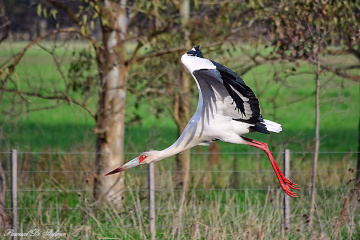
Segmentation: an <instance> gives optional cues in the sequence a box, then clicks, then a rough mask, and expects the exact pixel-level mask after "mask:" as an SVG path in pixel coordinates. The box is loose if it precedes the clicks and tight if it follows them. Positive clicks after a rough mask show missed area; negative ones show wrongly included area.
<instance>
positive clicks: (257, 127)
mask: <svg viewBox="0 0 360 240" xmlns="http://www.w3.org/2000/svg"><path fill="white" fill-rule="evenodd" d="M211 63H212V64H213V65H214V68H211V69H198V70H194V71H193V76H194V77H195V80H196V81H197V82H198V85H199V88H200V91H199V92H200V93H201V94H202V98H203V104H202V108H203V110H202V113H203V115H205V116H206V117H208V116H209V115H210V114H212V112H213V111H214V109H216V110H217V109H222V112H223V114H225V115H228V116H231V117H232V119H233V120H236V121H241V122H245V123H249V124H251V125H253V126H251V127H250V128H251V129H252V130H254V131H257V132H262V133H266V134H268V133H269V131H268V130H267V129H266V126H265V124H263V118H262V116H261V114H260V107H259V101H258V99H257V98H256V96H255V94H254V92H253V91H252V90H251V89H250V88H249V87H248V86H247V85H246V84H245V82H244V81H243V80H242V79H241V78H240V77H239V76H238V75H236V73H235V72H233V71H231V70H230V69H228V68H226V67H224V66H223V65H221V64H219V63H217V62H214V61H211ZM216 99H219V100H221V101H216ZM219 104H221V105H222V106H219Z"/></svg>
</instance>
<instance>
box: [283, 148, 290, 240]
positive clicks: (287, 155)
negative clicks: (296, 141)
mask: <svg viewBox="0 0 360 240" xmlns="http://www.w3.org/2000/svg"><path fill="white" fill-rule="evenodd" d="M284 174H285V177H286V178H287V179H289V178H290V150H289V149H285V151H284ZM284 232H285V234H286V235H288V234H289V232H290V197H289V196H288V195H287V194H286V193H284Z"/></svg>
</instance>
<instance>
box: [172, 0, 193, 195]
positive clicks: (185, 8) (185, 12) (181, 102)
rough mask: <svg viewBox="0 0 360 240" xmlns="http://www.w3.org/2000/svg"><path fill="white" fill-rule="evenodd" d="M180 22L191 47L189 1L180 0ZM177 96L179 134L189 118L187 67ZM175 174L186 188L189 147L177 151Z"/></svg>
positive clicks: (176, 111) (186, 40)
mask: <svg viewBox="0 0 360 240" xmlns="http://www.w3.org/2000/svg"><path fill="white" fill-rule="evenodd" d="M180 14H181V23H182V27H183V31H184V39H185V45H186V47H187V48H190V47H191V43H190V32H189V30H188V29H187V27H186V25H187V24H188V20H189V18H190V1H189V0H182V1H181V9H180ZM179 95H180V96H179V98H178V99H177V101H178V104H175V108H177V109H175V113H176V115H177V116H176V117H175V119H176V124H177V127H178V134H179V136H180V135H181V133H182V132H183V131H184V129H185V127H186V124H187V123H188V121H189V118H190V77H189V73H188V72H187V69H186V68H185V67H184V66H182V71H181V78H180V83H179ZM176 171H177V172H176V176H175V181H176V185H177V186H183V187H184V188H185V189H187V185H188V181H189V171H190V149H188V150H185V151H183V152H181V153H179V154H178V155H177V157H176Z"/></svg>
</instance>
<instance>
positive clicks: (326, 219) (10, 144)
mask: <svg viewBox="0 0 360 240" xmlns="http://www.w3.org/2000/svg"><path fill="white" fill-rule="evenodd" d="M24 44H25V43H22V42H20V43H9V42H5V43H2V45H1V48H0V64H4V63H7V62H9V60H10V59H11V57H12V56H14V55H15V54H16V53H18V52H19V51H20V50H21V47H22V46H24ZM53 46H54V43H45V44H44V45H43V47H46V48H48V49H52V47H53ZM57 46H58V48H56V56H57V60H58V61H59V62H60V63H61V68H60V69H61V70H62V71H63V73H64V74H65V76H66V74H67V69H68V66H69V63H70V61H71V59H72V58H73V56H72V52H73V51H74V50H75V51H80V50H81V49H82V48H87V46H86V45H84V43H71V44H69V45H68V44H61V43H60V44H58V45H57ZM248 50H249V51H260V52H263V53H265V52H268V51H269V49H252V48H251V47H250V46H249V47H248ZM204 55H205V56H206V57H208V58H210V59H212V60H215V61H217V62H220V63H224V64H225V65H226V66H228V67H229V68H232V69H234V70H235V71H240V70H241V69H242V67H243V66H245V65H246V64H248V63H249V59H248V58H247V57H246V56H244V54H243V53H242V52H241V51H240V50H236V51H234V52H233V53H232V54H231V56H230V55H229V54H227V53H224V55H221V56H219V55H217V54H215V53H206V50H205V51H204ZM324 61H328V62H330V63H331V64H333V65H334V66H339V67H341V66H346V64H348V63H349V62H351V61H353V60H352V59H350V58H349V57H332V58H330V57H327V56H326V57H324ZM179 64H181V63H180V60H179ZM145 67H146V66H145ZM292 67H294V65H291V64H283V65H281V64H265V65H261V66H258V67H256V68H254V69H253V70H252V71H250V72H248V73H247V74H245V75H244V76H242V77H243V79H244V81H245V82H246V83H247V84H248V85H249V86H250V87H251V88H252V89H253V90H254V92H255V93H256V95H257V97H258V98H259V100H260V104H261V108H262V114H263V116H264V117H265V118H267V119H269V120H274V121H276V122H279V123H281V124H282V126H283V132H281V133H279V134H271V135H270V136H267V135H263V134H259V133H253V134H250V135H251V136H250V137H251V138H255V139H257V140H259V141H266V142H268V143H269V145H270V146H271V149H272V151H273V154H274V157H275V159H277V161H278V162H279V163H280V162H281V161H280V160H281V158H282V151H283V149H284V148H289V149H291V151H292V155H291V159H292V163H291V164H292V166H291V167H292V177H291V179H292V180H293V181H294V182H296V183H298V184H299V185H300V186H301V187H302V190H301V191H298V195H299V198H297V199H292V200H291V205H292V209H291V215H292V223H291V234H290V236H289V237H286V236H284V235H283V233H282V231H281V224H282V192H281V190H279V186H278V183H277V180H276V177H275V175H274V173H273V171H272V168H271V165H270V164H269V162H268V160H266V156H265V155H264V154H263V153H262V152H260V151H256V150H255V149H253V148H250V147H247V146H239V145H234V144H226V143H219V146H220V150H221V155H220V159H221V161H220V163H221V164H219V165H215V166H213V167H212V168H211V169H208V167H207V166H208V155H206V154H198V153H199V152H200V151H201V153H206V152H207V151H208V149H207V147H199V148H193V149H192V154H193V155H192V163H191V164H192V165H191V169H192V173H191V179H192V181H191V182H192V184H191V188H190V191H189V192H188V194H187V197H186V202H185V205H184V208H183V209H184V210H183V212H181V213H179V211H178V210H179V204H180V201H179V199H180V194H181V191H178V190H176V189H175V190H174V187H173V186H172V179H173V178H174V176H173V175H174V173H173V172H172V171H173V170H174V157H171V158H169V159H167V160H164V161H161V162H158V163H157V164H156V172H157V174H156V176H157V177H156V188H157V189H158V191H157V193H156V206H157V210H156V215H157V235H158V238H159V239H178V238H181V239H189V238H194V239H209V238H212V239H235V238H236V237H238V238H240V239H255V238H256V237H257V236H259V235H262V236H263V237H264V238H265V239H288V238H289V239H302V238H305V239H307V238H308V237H309V236H310V235H312V236H313V237H314V238H315V239H320V238H324V239H327V238H326V237H328V238H331V236H333V234H334V232H335V230H336V226H337V224H338V222H339V216H340V211H341V208H342V205H343V201H344V199H345V198H346V197H350V196H351V189H352V188H353V182H351V181H350V180H352V179H353V178H354V177H355V175H354V173H353V172H351V171H349V169H351V168H355V162H356V154H354V153H334V152H354V151H356V149H357V126H358V121H359V103H360V99H359V84H358V83H355V82H352V81H349V80H344V79H340V78H338V77H334V76H332V75H331V74H326V73H323V74H322V75H321V82H322V95H321V102H322V105H321V129H320V134H321V145H320V151H321V152H324V153H322V154H320V158H319V171H318V181H317V182H318V189H319V190H318V193H317V206H316V214H315V227H314V231H313V232H309V231H307V228H306V221H307V218H306V216H305V215H306V214H308V204H309V189H310V179H311V160H312V154H311V152H312V149H313V144H312V143H313V136H314V124H315V114H314V112H315V110H314V87H315V81H314V78H315V76H314V71H315V68H314V67H313V66H310V65H308V64H306V63H304V62H299V67H296V72H295V73H296V74H294V72H292V71H289V69H291V68H292ZM16 73H17V75H16V77H15V78H14V80H13V83H12V84H11V85H10V86H11V87H16V88H18V89H22V90H24V91H31V90H32V89H34V88H37V89H39V88H40V89H41V91H43V92H44V93H45V94H46V93H47V92H48V91H52V90H56V91H62V90H63V89H64V86H65V85H64V79H63V78H62V76H61V74H60V73H59V71H58V68H57V67H56V65H55V62H54V60H53V58H52V57H51V55H50V54H48V53H46V52H45V51H43V50H42V49H41V48H40V47H35V48H34V49H30V50H29V52H28V53H27V54H26V55H25V56H24V58H23V60H22V62H21V63H20V65H19V66H18V68H17V70H16ZM275 73H277V75H278V77H277V78H276V81H275V80H274V74H275ZM356 74H357V75H358V74H359V73H358V72H356ZM130 76H132V75H131V74H130ZM129 81H139V80H138V79H130V80H129ZM71 94H73V95H72V96H73V97H77V98H80V94H79V93H76V92H72V93H71ZM26 99H27V100H26V101H25V100H23V99H20V98H19V97H16V98H14V97H13V96H12V95H10V94H5V95H4V97H3V98H2V101H1V102H0V110H1V115H0V151H3V152H6V153H2V154H0V159H8V153H7V152H8V151H9V150H10V149H14V148H15V149H18V150H19V151H20V155H19V159H20V163H19V166H20V168H21V170H24V169H27V171H22V172H20V173H19V174H20V176H19V178H20V179H19V182H20V188H21V189H22V191H20V192H19V207H20V208H21V209H20V210H19V211H20V213H19V214H20V219H21V221H20V224H21V227H22V228H23V229H32V228H39V229H41V230H46V229H49V228H53V229H60V230H61V232H66V233H68V234H69V235H68V237H69V236H70V234H71V235H72V237H76V238H78V239H84V236H87V238H88V239H101V238H103V239H104V238H122V239H123V238H126V239H145V238H148V237H149V235H148V229H147V220H148V219H147V200H146V199H147V192H146V186H147V180H146V167H144V166H143V167H141V168H137V169H134V170H131V171H129V172H127V173H125V179H126V186H127V189H126V193H125V195H124V196H125V206H124V209H123V210H120V211H119V210H115V209H113V208H112V207H111V206H106V207H105V206H101V205H97V204H94V203H93V201H92V182H93V175H92V172H93V163H94V158H95V155H94V154H93V153H92V152H94V151H95V148H94V146H95V136H94V134H93V133H92V131H91V130H92V128H93V127H94V124H95V123H94V120H93V119H91V117H90V116H89V115H88V114H87V113H86V112H85V111H84V110H83V109H81V108H79V107H77V106H76V105H69V104H62V103H60V102H55V101H52V102H49V101H45V100H39V99H36V98H33V97H26ZM127 99H128V100H127V125H126V140H125V148H126V152H130V153H131V154H128V155H127V158H129V160H130V159H132V158H133V157H134V156H136V155H137V154H136V153H138V152H142V151H144V150H146V149H149V148H151V149H159V150H160V149H162V148H165V147H167V146H169V145H170V144H172V143H173V142H174V141H175V140H176V138H177V134H176V133H177V130H176V127H175V124H174V122H173V121H172V118H171V116H170V113H168V112H167V111H164V112H162V113H161V114H160V117H159V118H156V117H155V114H154V112H155V109H154V106H153V104H154V103H152V102H150V104H149V102H148V101H146V100H143V101H142V102H141V103H140V108H138V109H137V108H135V106H134V103H135V97H134V96H132V95H131V94H130V93H128V98H127ZM192 99H193V111H195V108H196V104H197V96H193V98H192ZM154 101H157V104H158V102H161V101H162V99H154ZM96 102H97V97H96V96H92V97H91V98H89V100H88V103H89V105H90V106H91V107H92V108H93V109H94V111H95V108H96ZM13 103H15V104H13ZM13 106H15V107H14V108H13ZM55 106H58V107H56V108H53V109H50V110H46V111H32V110H36V109H37V108H40V107H47V108H52V107H55ZM21 111H23V112H25V111H29V113H25V114H19V115H18V114H17V113H19V112H21ZM134 113H137V114H138V115H140V116H141V119H142V122H141V124H132V123H131V122H130V119H131V117H132V115H133V114H134ZM21 152H44V153H21ZM56 152H76V153H82V154H71V153H56ZM87 152H88V153H87ZM89 152H90V153H89ZM234 152H239V153H247V154H239V155H234V154H232V153H234ZM325 152H332V154H330V153H325ZM250 153H254V154H250ZM235 161H236V162H237V165H236V166H235V165H234V162H235ZM26 164H30V165H29V166H26ZM279 165H280V164H279ZM3 167H4V169H8V167H9V166H8V161H5V162H4V163H3ZM205 170H208V171H210V172H209V173H207V172H205ZM7 174H8V173H7ZM236 179H237V180H236ZM206 181H207V183H205V182H206ZM7 200H9V197H7ZM7 206H9V202H7ZM352 206H353V205H351V206H350V205H349V210H348V212H347V215H346V218H345V219H346V220H345V221H344V222H343V223H342V224H341V228H340V236H341V238H342V239H358V238H360V235H359V233H360V225H359V222H360V219H359V216H360V212H359V208H357V209H355V208H352ZM269 223H271V224H270V225H269ZM179 224H180V225H181V229H182V230H181V231H180V232H176V231H175V232H174V228H175V227H177V226H178V225H179ZM72 237H69V239H72Z"/></svg>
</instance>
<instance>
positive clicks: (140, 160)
mask: <svg viewBox="0 0 360 240" xmlns="http://www.w3.org/2000/svg"><path fill="white" fill-rule="evenodd" d="M147 157H148V156H146V155H140V157H139V163H141V162H142V161H144V160H145V159H146V158H147Z"/></svg>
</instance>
